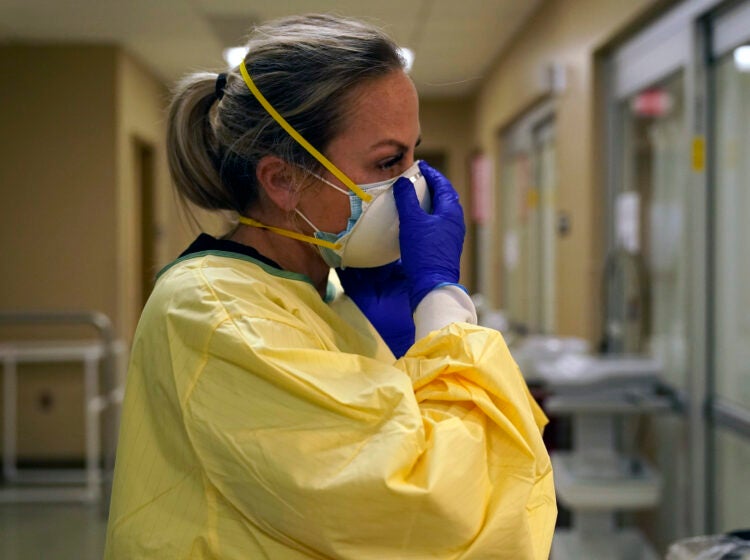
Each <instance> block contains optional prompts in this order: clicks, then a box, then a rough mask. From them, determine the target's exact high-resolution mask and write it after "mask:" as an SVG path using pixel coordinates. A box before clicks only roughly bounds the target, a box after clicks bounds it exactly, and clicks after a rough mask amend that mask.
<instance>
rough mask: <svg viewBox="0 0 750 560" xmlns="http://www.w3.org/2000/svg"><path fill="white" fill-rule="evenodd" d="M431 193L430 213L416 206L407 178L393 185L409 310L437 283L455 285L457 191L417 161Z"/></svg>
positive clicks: (460, 239)
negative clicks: (407, 288)
mask: <svg viewBox="0 0 750 560" xmlns="http://www.w3.org/2000/svg"><path fill="white" fill-rule="evenodd" d="M419 168H420V169H421V171H422V174H423V175H424V177H425V179H426V180H427V186H428V187H429V189H430V192H431V193H432V214H428V213H427V212H425V211H424V210H422V208H421V207H420V206H419V200H418V199H417V193H416V192H415V190H414V187H413V186H412V184H411V182H410V181H409V180H408V179H405V178H401V179H399V180H398V181H396V183H395V184H394V185H393V196H394V197H395V199H396V208H397V209H398V216H399V224H400V225H399V243H400V245H401V262H402V265H403V269H404V272H405V273H406V279H407V284H408V287H409V304H410V308H411V310H412V311H414V310H415V309H416V308H417V305H419V302H420V301H422V298H424V296H426V295H427V294H428V293H429V292H430V291H432V290H433V289H435V288H436V287H438V286H439V285H441V284H457V283H458V278H459V275H460V272H461V271H460V264H461V251H462V250H463V246H464V236H465V235H466V226H465V225H464V213H463V210H462V209H461V204H460V203H459V202H458V193H457V192H456V191H455V189H454V188H453V185H451V183H450V181H448V179H446V178H445V177H444V176H443V175H442V174H441V173H440V172H439V171H437V170H435V169H433V168H432V167H430V166H429V165H427V164H426V163H425V162H420V163H419Z"/></svg>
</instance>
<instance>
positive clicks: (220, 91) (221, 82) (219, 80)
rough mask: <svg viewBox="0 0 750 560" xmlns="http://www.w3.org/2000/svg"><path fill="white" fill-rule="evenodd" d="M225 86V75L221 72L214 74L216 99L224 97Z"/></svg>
mask: <svg viewBox="0 0 750 560" xmlns="http://www.w3.org/2000/svg"><path fill="white" fill-rule="evenodd" d="M226 87H227V75H226V74H225V73H224V72H222V73H221V74H219V75H218V76H216V99H218V100H221V98H222V97H224V88H226Z"/></svg>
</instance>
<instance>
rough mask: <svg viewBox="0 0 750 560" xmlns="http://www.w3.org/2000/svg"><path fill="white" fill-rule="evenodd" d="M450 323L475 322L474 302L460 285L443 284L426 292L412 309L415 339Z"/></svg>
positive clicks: (474, 323)
mask: <svg viewBox="0 0 750 560" xmlns="http://www.w3.org/2000/svg"><path fill="white" fill-rule="evenodd" d="M451 323H471V324H472V325H476V324H477V311H476V309H475V308H474V302H473V301H472V300H471V298H470V297H469V294H467V293H466V291H464V290H463V289H462V288H461V287H459V286H457V285H454V284H445V285H443V286H441V287H438V288H435V289H434V290H432V291H431V292H430V293H428V294H427V295H426V296H425V297H424V298H423V299H422V301H421V302H419V305H418V306H417V309H416V310H415V311H414V326H415V329H416V332H415V339H416V340H419V339H420V338H422V337H424V336H426V335H427V334H429V333H431V332H432V331H436V330H439V329H442V328H443V327H446V326H448V325H450V324H451Z"/></svg>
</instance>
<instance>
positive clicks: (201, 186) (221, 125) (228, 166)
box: [167, 15, 405, 213]
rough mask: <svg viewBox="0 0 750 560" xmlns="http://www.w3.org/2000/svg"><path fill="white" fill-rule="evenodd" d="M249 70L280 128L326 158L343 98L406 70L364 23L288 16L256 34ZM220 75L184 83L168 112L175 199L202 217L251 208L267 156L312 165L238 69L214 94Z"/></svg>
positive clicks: (389, 44) (392, 48) (384, 39)
mask: <svg viewBox="0 0 750 560" xmlns="http://www.w3.org/2000/svg"><path fill="white" fill-rule="evenodd" d="M247 47H248V54H247V56H246V57H245V64H246V66H247V70H248V72H249V73H250V75H251V76H252V79H253V81H254V82H255V84H256V85H257V86H258V89H259V90H260V91H261V92H262V93H263V95H264V96H265V97H266V99H268V101H269V102H270V103H271V104H272V105H273V107H274V108H275V109H276V110H277V111H278V112H279V113H281V115H283V116H284V118H285V119H286V120H287V121H288V122H289V123H290V124H291V125H292V126H293V127H294V128H295V129H296V130H297V131H298V132H299V133H300V134H301V135H302V136H303V137H304V138H306V139H307V140H308V142H310V143H311V144H312V145H313V146H315V147H316V148H317V149H318V150H320V151H322V152H323V153H325V149H326V147H327V146H328V144H329V142H330V141H331V140H332V139H333V138H334V137H335V136H336V135H337V134H338V133H339V132H340V131H341V127H342V126H343V122H344V119H345V117H346V114H347V108H348V106H349V105H350V102H349V99H348V95H349V94H350V93H351V92H352V90H353V89H354V88H355V87H356V86H358V85H360V84H362V83H363V82H364V81H366V80H370V79H373V78H377V77H380V76H383V75H385V74H388V73H390V72H392V71H394V70H400V69H403V68H404V64H405V63H404V60H403V58H402V57H401V55H400V54H399V50H398V47H397V45H396V44H395V43H394V42H393V40H392V39H390V38H389V37H388V36H387V35H385V34H384V33H383V32H382V31H380V30H379V29H377V28H375V27H373V26H370V25H368V24H366V23H363V22H360V21H356V20H352V19H347V18H341V17H333V16H326V15H307V16H294V17H289V18H284V19H280V20H276V21H274V22H271V23H268V24H265V25H262V26H259V27H256V28H255V29H254V30H253V32H252V33H251V35H250V38H249V41H248V43H247ZM217 76H218V75H217V74H214V73H210V72H202V73H197V74H192V75H190V76H188V77H186V78H185V79H184V80H182V81H181V82H180V83H179V84H178V86H177V88H176V91H175V94H174V97H173V100H172V104H171V106H170V109H169V122H168V131H167V152H168V161H169V169H170V173H171V176H172V180H173V181H174V184H175V187H176V188H177V191H178V193H179V194H180V195H181V196H182V197H184V198H186V199H188V200H190V201H191V202H193V203H194V204H196V205H198V206H200V207H202V208H206V209H209V210H234V211H237V212H240V213H242V212H244V211H246V210H247V209H248V208H249V207H250V206H252V204H253V203H254V202H255V200H256V199H257V193H258V191H257V180H256V176H255V167H256V165H257V163H258V161H259V160H260V159H261V158H262V157H263V156H266V155H269V154H273V155H276V156H278V157H281V158H282V159H284V160H285V161H288V162H290V163H293V164H295V165H297V166H301V167H305V168H307V169H310V170H317V169H319V167H320V166H319V164H318V163H317V161H316V160H315V159H314V158H312V156H310V155H309V154H308V153H307V152H306V151H305V150H304V148H302V147H301V146H300V145H299V144H297V142H296V141H295V140H294V139H292V138H291V137H290V136H289V135H288V134H287V133H286V132H284V130H283V129H282V128H281V127H280V126H279V125H278V124H277V123H276V122H275V121H274V120H273V118H272V117H271V116H270V115H269V114H268V113H267V112H266V111H265V110H264V109H263V108H262V107H261V105H260V103H259V102H258V101H257V100H256V99H255V97H254V96H253V95H252V93H250V91H249V90H248V88H247V86H246V85H245V83H244V81H243V79H242V76H241V75H240V73H239V70H238V69H237V68H234V69H232V70H231V72H229V73H228V75H227V81H226V86H225V87H224V89H223V95H222V94H221V92H217V89H216V80H217Z"/></svg>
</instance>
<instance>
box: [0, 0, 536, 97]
mask: <svg viewBox="0 0 750 560" xmlns="http://www.w3.org/2000/svg"><path fill="white" fill-rule="evenodd" d="M541 1H542V0H370V1H364V0H273V1H269V0H263V1H259V0H255V1H253V0H68V1H65V0H0V42H34V43H49V42H67V43H114V44H119V45H122V46H123V47H124V48H125V49H126V50H127V51H128V52H130V53H131V54H132V55H134V56H135V57H137V58H138V59H140V60H141V61H142V63H143V64H145V65H146V66H147V67H148V68H150V69H151V71H152V72H153V73H154V74H156V75H157V76H158V77H160V78H161V79H162V80H164V81H165V82H166V83H168V84H171V83H172V82H173V81H175V80H176V79H178V78H179V77H180V76H182V75H184V74H186V73H188V72H191V71H195V70H206V69H208V70H218V69H220V68H222V67H223V66H224V63H223V60H222V57H221V53H222V51H223V49H224V48H225V47H227V46H235V45H238V44H241V42H242V36H243V35H244V34H245V33H246V32H247V30H248V29H249V28H250V27H252V25H253V24H255V23H260V22H263V21H266V20H269V19H273V18H277V17H281V16H285V15H290V14H302V13H311V12H322V13H333V14H341V15H346V16H352V17H357V18H362V19H366V20H367V21H370V22H372V23H375V24H377V25H379V26H380V27H382V28H384V29H385V30H386V32H388V33H389V34H390V35H391V36H392V37H393V38H394V39H395V40H396V42H398V43H399V44H400V45H401V46H405V47H408V48H410V49H411V50H412V51H414V53H415V61H414V67H413V69H412V72H411V74H412V77H413V79H414V81H415V83H416V84H417V88H418V90H419V92H420V95H422V96H424V97H455V96H464V95H468V94H471V93H472V91H473V90H474V89H475V88H476V87H477V86H478V85H479V83H480V81H481V79H482V76H483V74H484V73H485V72H486V71H487V68H488V66H489V65H490V64H491V62H492V61H493V60H494V59H495V58H496V57H497V56H498V54H499V53H500V52H501V51H502V48H503V47H504V46H505V45H506V44H507V42H508V41H509V40H510V39H511V38H512V36H513V35H514V33H515V32H516V31H517V30H518V29H519V28H520V27H521V26H522V25H523V24H524V23H525V22H526V21H527V19H528V18H529V17H530V16H531V15H532V14H533V12H534V11H535V9H536V8H537V7H538V5H539V4H540V3H541Z"/></svg>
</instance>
